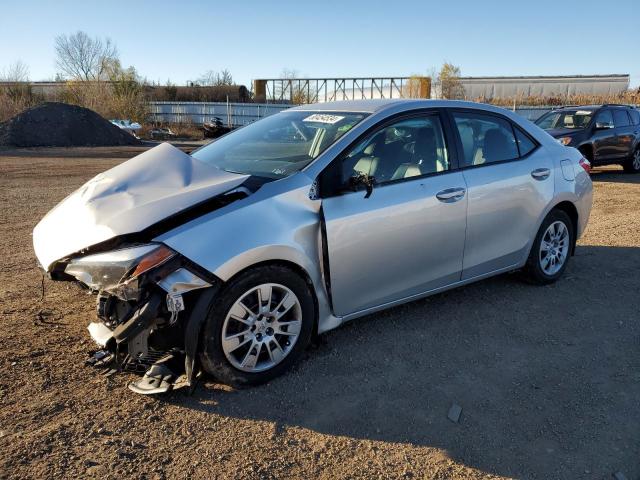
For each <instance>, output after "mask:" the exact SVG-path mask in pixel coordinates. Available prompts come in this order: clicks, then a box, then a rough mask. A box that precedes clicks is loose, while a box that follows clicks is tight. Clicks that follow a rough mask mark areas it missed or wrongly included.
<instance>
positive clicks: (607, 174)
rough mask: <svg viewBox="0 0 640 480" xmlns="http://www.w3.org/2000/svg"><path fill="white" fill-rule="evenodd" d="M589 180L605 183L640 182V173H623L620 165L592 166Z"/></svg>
mask: <svg viewBox="0 0 640 480" xmlns="http://www.w3.org/2000/svg"><path fill="white" fill-rule="evenodd" d="M591 181H593V182H607V183H640V173H636V174H633V173H625V172H624V171H623V170H622V167H620V168H619V169H615V167H607V168H606V169H604V168H603V169H600V168H597V167H596V168H594V170H592V171H591Z"/></svg>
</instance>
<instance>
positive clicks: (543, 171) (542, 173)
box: [531, 168, 551, 180]
mask: <svg viewBox="0 0 640 480" xmlns="http://www.w3.org/2000/svg"><path fill="white" fill-rule="evenodd" d="M549 175H551V170H549V169H548V168H536V169H535V170H534V171H532V172H531V176H532V177H533V178H535V179H536V180H546V179H547V178H549Z"/></svg>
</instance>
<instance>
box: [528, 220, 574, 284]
mask: <svg viewBox="0 0 640 480" xmlns="http://www.w3.org/2000/svg"><path fill="white" fill-rule="evenodd" d="M574 235H575V234H574V231H573V223H572V222H571V219H570V218H569V216H568V215H567V214H566V213H565V212H563V211H562V210H552V211H551V212H550V213H549V215H547V217H546V218H545V219H544V221H543V222H542V225H541V226H540V230H538V234H537V235H536V238H535V240H534V241H533V245H532V247H531V252H530V253H529V259H528V260H527V263H526V265H525V268H524V273H525V275H526V277H527V279H528V280H530V281H531V282H533V283H537V284H541V285H545V284H548V283H553V282H555V281H556V280H558V279H559V278H560V277H561V276H562V274H563V273H564V271H565V270H566V268H567V264H568V263H569V256H570V255H571V249H572V247H573V242H574Z"/></svg>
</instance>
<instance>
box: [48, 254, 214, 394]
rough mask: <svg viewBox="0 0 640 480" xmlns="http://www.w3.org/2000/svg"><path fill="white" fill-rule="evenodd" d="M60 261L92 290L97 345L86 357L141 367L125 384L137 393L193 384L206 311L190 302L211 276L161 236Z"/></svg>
mask: <svg viewBox="0 0 640 480" xmlns="http://www.w3.org/2000/svg"><path fill="white" fill-rule="evenodd" d="M62 268H63V269H64V270H63V271H64V275H65V277H67V278H68V279H75V280H77V281H78V282H80V283H81V284H82V285H84V286H86V287H87V288H89V289H91V290H92V291H94V292H96V293H97V294H98V299H97V321H95V322H92V323H90V324H89V327H88V329H89V333H90V334H91V337H92V338H93V339H94V341H95V342H96V343H97V344H98V345H99V346H100V348H101V349H100V350H98V351H96V352H94V353H93V355H92V357H91V358H90V359H89V361H88V363H89V364H91V365H94V366H96V367H100V368H104V369H106V371H107V372H114V371H118V370H125V371H132V372H136V373H142V374H143V377H142V378H141V379H140V380H138V381H136V382H133V383H131V384H130V385H129V388H130V389H131V390H133V391H134V392H137V393H141V394H154V393H162V392H166V391H169V390H172V389H176V388H181V387H193V386H194V383H195V377H196V372H195V368H194V365H195V355H196V350H197V335H198V332H199V330H200V323H201V322H202V319H203V318H204V317H205V314H206V312H203V311H202V308H201V307H200V308H196V307H197V303H198V298H199V297H200V296H201V295H200V294H201V293H203V291H204V292H206V295H204V296H205V297H208V299H209V300H210V297H211V295H212V294H213V292H214V291H215V290H216V289H217V287H218V285H219V280H218V279H217V278H215V277H214V276H213V275H211V274H210V273H209V272H207V271H204V270H202V269H201V268H200V267H198V266H197V265H195V264H193V263H192V262H190V261H189V260H187V259H186V258H184V257H183V256H181V255H179V254H178V253H176V252H175V251H173V250H171V249H170V248H168V247H167V246H165V245H164V244H161V243H148V244H143V245H133V246H129V247H125V248H119V249H117V250H113V251H109V252H105V253H96V254H91V255H86V256H81V257H77V258H73V259H70V260H68V261H67V262H65V264H64V265H58V266H57V269H58V271H60V270H62ZM207 304H208V302H207Z"/></svg>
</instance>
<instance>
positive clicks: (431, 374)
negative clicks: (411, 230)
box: [160, 246, 640, 478]
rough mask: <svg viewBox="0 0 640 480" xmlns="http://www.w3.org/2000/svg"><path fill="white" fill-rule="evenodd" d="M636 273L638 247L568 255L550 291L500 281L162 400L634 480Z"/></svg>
mask: <svg viewBox="0 0 640 480" xmlns="http://www.w3.org/2000/svg"><path fill="white" fill-rule="evenodd" d="M639 269H640V248H635V247H634V248H615V247H602V246H580V247H578V249H577V252H576V256H575V257H574V258H573V261H572V263H571V264H570V265H569V268H568V270H567V272H566V273H565V276H564V278H563V279H562V280H561V281H559V282H558V283H556V284H554V285H550V286H542V287H540V286H532V285H528V284H526V283H523V282H522V281H521V280H520V279H519V277H518V275H516V274H508V275H502V276H499V277H496V278H493V279H489V280H486V281H482V282H479V283H476V284H473V285H470V286H467V287H464V288H459V289H457V290H453V291H450V292H446V293H442V294H438V295H436V296H433V297H430V298H428V299H424V300H420V301H416V302H413V303H411V304H408V305H405V306H401V307H397V308H394V309H391V310H389V311H386V312H382V313H378V314H375V315H371V316H368V317H366V318H363V319H360V320H358V321H354V322H352V323H349V324H346V325H345V326H343V327H342V328H340V329H338V330H336V331H333V332H330V333H328V334H327V335H324V336H323V341H322V342H321V344H320V346H319V347H317V348H315V349H310V350H309V352H307V353H306V355H305V358H304V359H303V360H302V361H301V362H299V365H298V366H297V367H296V368H294V369H293V371H292V372H289V373H288V374H286V375H284V376H283V377H280V378H278V379H276V380H274V381H272V382H270V383H269V384H267V385H263V386H260V387H254V388H249V389H242V390H233V389H229V388H222V387H221V386H219V385H216V384H215V383H213V382H208V383H205V384H204V385H201V386H199V387H198V388H197V389H196V392H195V393H194V394H193V395H192V396H191V397H189V396H185V395H184V394H181V393H179V392H175V393H173V394H170V395H168V396H166V397H162V398H161V400H160V401H162V402H169V403H172V404H175V405H179V406H180V407H183V408H185V409H195V410H198V411H204V412H209V413H212V414H218V415H223V416H231V417H235V418H242V419H249V420H260V421H269V422H273V424H274V429H275V432H276V434H277V433H278V432H280V433H282V432H285V431H286V430H287V429H288V428H292V427H296V428H304V429H311V430H314V431H317V432H320V433H323V434H326V435H331V436H343V437H349V438H354V439H366V440H372V441H378V442H388V443H395V442H399V443H403V444H408V445H411V446H414V447H424V446H427V447H435V448H438V449H441V450H443V451H445V452H446V454H447V455H449V456H450V457H451V458H453V459H454V460H456V461H457V462H459V463H462V464H465V465H467V466H470V467H473V468H477V469H480V470H482V471H485V472H489V473H493V474H498V475H504V476H510V477H516V478H583V477H584V478H603V476H609V475H611V472H614V471H618V470H622V471H626V474H627V475H628V476H629V475H630V477H629V478H635V477H636V476H637V475H639V474H640V470H639V466H638V464H637V452H638V448H639V447H640V430H639V429H638V428H637V426H638V422H637V419H638V404H637V399H638V398H640V376H639V375H638V371H639V369H638V367H640V349H638V340H639V338H640V324H639V322H637V319H638V311H640V297H639V296H638V294H637V292H638V291H639V290H640V276H638V275H637V272H638V270H639ZM613 305H615V311H616V312H618V315H617V316H615V317H614V316H612V315H611V314H610V312H611V311H612V310H613V308H612V306H613ZM452 404H457V405H460V406H461V407H462V415H461V417H460V419H459V421H458V423H454V422H452V421H451V420H449V419H448V418H447V413H448V411H449V409H450V407H451V406H452ZM634 469H635V470H634Z"/></svg>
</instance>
